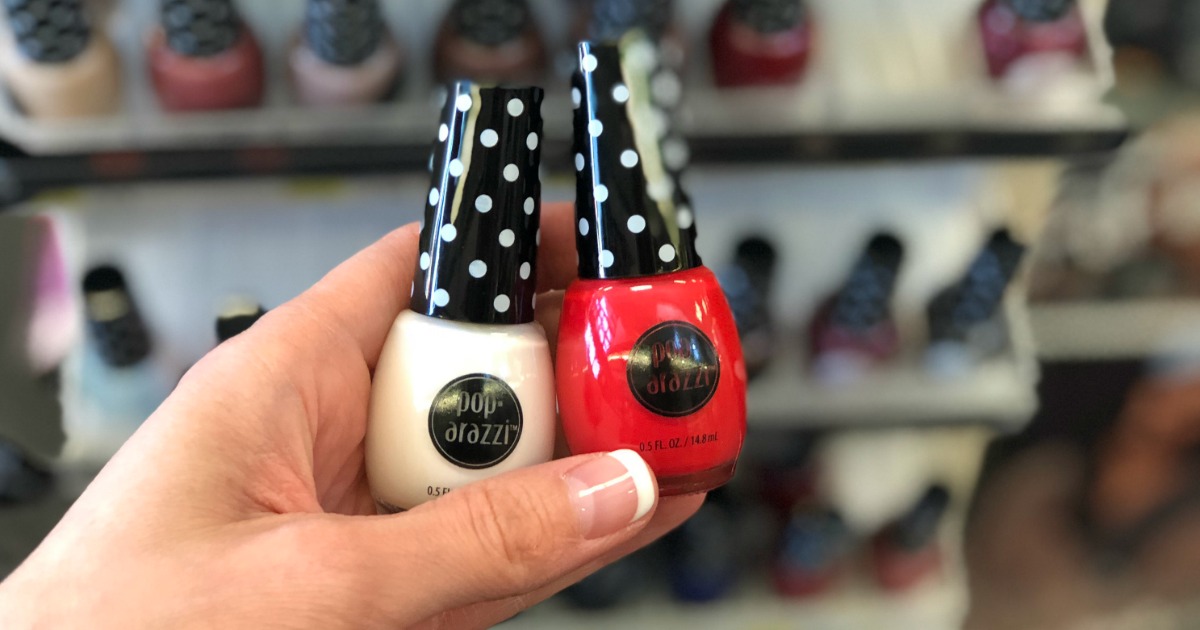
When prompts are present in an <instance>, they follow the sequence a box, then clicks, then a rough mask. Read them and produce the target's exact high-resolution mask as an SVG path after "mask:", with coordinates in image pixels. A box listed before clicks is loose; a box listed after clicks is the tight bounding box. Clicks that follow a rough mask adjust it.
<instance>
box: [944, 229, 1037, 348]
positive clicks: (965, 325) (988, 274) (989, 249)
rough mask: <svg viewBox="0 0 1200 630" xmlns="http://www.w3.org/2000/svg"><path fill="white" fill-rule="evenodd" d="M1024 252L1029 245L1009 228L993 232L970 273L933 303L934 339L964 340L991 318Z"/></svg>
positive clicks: (1002, 299) (969, 270)
mask: <svg viewBox="0 0 1200 630" xmlns="http://www.w3.org/2000/svg"><path fill="white" fill-rule="evenodd" d="M1024 255H1025V246H1024V245H1022V244H1020V243H1018V242H1017V241H1015V240H1013V238H1012V235H1011V234H1009V232H1008V230H998V231H996V232H995V233H993V234H992V236H991V238H990V239H989V240H988V243H987V246H986V247H985V248H984V249H983V251H982V252H980V254H979V256H978V257H976V259H975V261H974V262H972V263H971V267H970V268H969V269H968V270H967V274H966V276H965V277H964V278H963V279H962V280H961V281H960V282H958V283H957V284H955V285H954V286H951V287H950V288H948V289H946V290H945V291H943V292H942V293H940V294H939V295H938V296H937V297H935V298H934V299H933V300H932V301H931V302H930V304H929V336H930V338H931V339H932V340H934V341H942V340H949V339H952V340H956V341H963V340H965V339H966V338H967V336H968V334H969V333H970V331H971V329H972V328H974V327H975V326H978V325H979V324H982V323H984V322H986V321H988V320H990V319H991V318H992V317H993V316H994V315H995V314H996V311H997V310H999V308H1000V304H1001V303H1002V302H1003V301H1004V292H1005V289H1007V288H1008V284H1009V283H1010V282H1012V279H1013V276H1015V275H1016V273H1017V269H1018V268H1019V267H1020V266H1021V259H1022V257H1024Z"/></svg>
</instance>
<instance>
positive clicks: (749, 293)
mask: <svg viewBox="0 0 1200 630" xmlns="http://www.w3.org/2000/svg"><path fill="white" fill-rule="evenodd" d="M776 258H777V254H776V253H775V246H774V245H772V244H771V243H770V241H768V240H766V239H765V238H762V237H760V236H752V237H749V238H746V239H744V240H743V241H742V242H740V243H738V245H737V250H736V253H735V254H734V261H733V264H731V265H727V266H725V267H723V268H722V269H721V270H720V271H718V273H717V278H718V279H719V280H720V282H721V288H722V289H723V290H724V291H725V297H726V299H728V300H729V306H730V308H731V309H733V317H734V319H735V320H736V321H737V329H738V336H739V337H740V338H741V340H742V354H743V355H744V356H745V358H746V373H747V376H749V378H750V380H751V381H753V380H754V378H755V377H756V376H758V375H759V374H760V373H762V371H763V370H764V369H766V367H767V366H768V365H769V364H770V363H771V359H772V358H773V357H774V355H775V322H774V317H773V316H772V314H771V304H770V295H771V282H772V280H773V279H774V276H775V263H776Z"/></svg>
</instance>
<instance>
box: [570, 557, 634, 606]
mask: <svg viewBox="0 0 1200 630" xmlns="http://www.w3.org/2000/svg"><path fill="white" fill-rule="evenodd" d="M646 564H647V563H646V561H645V552H638V553H635V554H633V555H629V556H626V557H624V558H621V559H620V560H617V561H616V562H614V563H612V564H610V565H607V566H605V567H603V568H601V569H599V570H598V571H596V572H595V573H593V574H591V575H589V576H587V577H585V578H583V579H582V580H580V581H579V582H578V583H576V584H574V585H572V586H570V587H568V588H567V589H566V590H564V591H563V592H562V597H563V599H564V600H565V601H566V602H567V603H568V604H569V605H570V606H571V607H573V608H577V609H579V610H592V611H599V610H611V609H613V608H616V607H618V606H621V605H624V604H627V603H629V602H630V600H632V599H635V598H636V597H637V595H638V593H640V592H642V591H643V590H645V588H646V586H647V584H646V583H647V581H648V580H647V579H646V574H647V566H646Z"/></svg>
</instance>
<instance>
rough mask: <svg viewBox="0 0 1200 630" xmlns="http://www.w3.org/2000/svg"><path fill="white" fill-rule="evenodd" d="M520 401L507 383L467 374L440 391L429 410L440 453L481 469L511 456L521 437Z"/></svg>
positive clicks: (430, 432) (467, 465) (455, 460)
mask: <svg viewBox="0 0 1200 630" xmlns="http://www.w3.org/2000/svg"><path fill="white" fill-rule="evenodd" d="M521 426H522V416H521V403H520V402H518V401H517V395H516V393H514V392H513V390H512V388H511V387H509V386H508V383H505V382H504V381H502V380H500V379H498V378H496V377H494V376H489V375H487V374H469V375H467V376H461V377H459V378H456V379H454V380H453V381H451V382H450V384H449V385H446V386H445V387H443V388H442V391H440V392H438V395H437V397H436V398H434V399H433V405H431V406H430V408H429V437H430V438H432V439H433V445H434V447H435V448H437V451H438V452H439V453H441V454H442V457H445V458H446V459H448V460H450V461H451V462H452V463H454V464H456V465H458V466H462V467H463V468H470V469H473V470H478V469H480V468H490V467H492V466H495V465H496V464H499V463H500V462H502V461H504V460H505V459H506V458H507V457H508V456H509V455H512V452H513V450H514V449H516V448H517V442H518V441H520V439H521Z"/></svg>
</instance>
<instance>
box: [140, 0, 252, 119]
mask: <svg viewBox="0 0 1200 630" xmlns="http://www.w3.org/2000/svg"><path fill="white" fill-rule="evenodd" d="M147 55H148V59H149V63H150V77H151V79H152V80H153V82H154V89H155V91H156V92H157V93H158V100H159V102H160V104H161V105H162V107H163V109H165V110H167V111H196V110H214V109H238V108H244V107H257V106H258V105H260V104H261V103H262V99H263V88H264V85H265V79H264V71H263V58H262V51H261V50H260V49H259V46H258V41H257V40H256V39H255V37H254V34H253V33H252V32H250V29H248V28H246V26H245V25H244V24H243V23H242V20H241V17H240V16H239V15H238V12H237V8H236V7H235V6H234V4H233V2H232V1H231V0H186V1H185V0H166V1H165V2H163V5H162V24H161V26H159V27H157V28H155V30H154V32H153V33H151V35H150V45H149V50H148V53H147Z"/></svg>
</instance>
